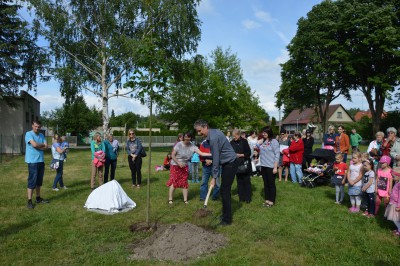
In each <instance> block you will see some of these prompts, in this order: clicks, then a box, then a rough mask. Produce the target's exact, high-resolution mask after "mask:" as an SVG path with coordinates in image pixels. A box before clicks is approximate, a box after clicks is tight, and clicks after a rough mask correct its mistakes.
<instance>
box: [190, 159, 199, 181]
mask: <svg viewBox="0 0 400 266" xmlns="http://www.w3.org/2000/svg"><path fill="white" fill-rule="evenodd" d="M189 166H190V170H189V171H190V174H191V175H192V181H193V182H198V181H199V163H194V162H191V163H190V165H189Z"/></svg>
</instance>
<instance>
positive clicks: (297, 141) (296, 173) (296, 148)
mask: <svg viewBox="0 0 400 266" xmlns="http://www.w3.org/2000/svg"><path fill="white" fill-rule="evenodd" d="M303 153H304V144H303V140H302V139H301V134H300V133H299V132H295V133H294V134H293V138H292V140H291V142H290V146H289V155H290V157H289V161H290V177H291V178H292V182H293V183H296V182H298V183H299V184H301V183H302V180H303V170H302V163H303Z"/></svg>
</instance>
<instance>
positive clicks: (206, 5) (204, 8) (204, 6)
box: [197, 0, 214, 14]
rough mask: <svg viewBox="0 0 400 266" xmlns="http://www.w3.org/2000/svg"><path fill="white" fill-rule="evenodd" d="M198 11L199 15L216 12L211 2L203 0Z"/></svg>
mask: <svg viewBox="0 0 400 266" xmlns="http://www.w3.org/2000/svg"><path fill="white" fill-rule="evenodd" d="M197 11H198V12H199V13H203V14H204V13H213V12H214V6H213V4H212V3H211V0H202V1H201V2H200V4H199V6H198V7H197Z"/></svg>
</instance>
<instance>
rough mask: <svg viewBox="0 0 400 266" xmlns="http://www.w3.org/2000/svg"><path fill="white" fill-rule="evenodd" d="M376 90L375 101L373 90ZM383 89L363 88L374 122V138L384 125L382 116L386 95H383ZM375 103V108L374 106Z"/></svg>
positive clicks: (369, 86) (370, 86)
mask: <svg viewBox="0 0 400 266" xmlns="http://www.w3.org/2000/svg"><path fill="white" fill-rule="evenodd" d="M373 89H374V90H375V100H374V99H372V97H371V95H372V93H371V92H372V90H373ZM380 90H381V89H380V88H379V87H375V88H373V87H372V85H368V87H367V88H366V87H363V88H361V91H362V93H363V94H364V96H365V98H366V99H367V102H368V107H369V110H370V111H371V116H372V118H371V120H372V133H373V135H372V136H375V134H376V132H378V131H380V130H381V123H382V114H383V107H384V105H385V97H384V96H383V95H384V94H382V93H381V91H380ZM374 102H375V106H374Z"/></svg>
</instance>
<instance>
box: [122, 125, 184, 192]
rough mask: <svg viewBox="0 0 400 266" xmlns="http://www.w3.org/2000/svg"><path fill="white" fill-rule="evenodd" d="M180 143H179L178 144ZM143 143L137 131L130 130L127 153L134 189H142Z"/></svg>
mask: <svg viewBox="0 0 400 266" xmlns="http://www.w3.org/2000/svg"><path fill="white" fill-rule="evenodd" d="M177 143H179V142H177ZM142 149H143V146H142V142H141V141H140V139H139V138H137V137H136V134H135V130H134V129H132V128H131V129H129V130H128V139H127V141H126V152H127V153H128V163H129V169H130V170H131V177H132V187H133V188H134V187H137V188H140V186H141V185H142Z"/></svg>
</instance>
